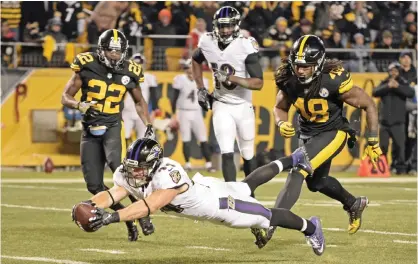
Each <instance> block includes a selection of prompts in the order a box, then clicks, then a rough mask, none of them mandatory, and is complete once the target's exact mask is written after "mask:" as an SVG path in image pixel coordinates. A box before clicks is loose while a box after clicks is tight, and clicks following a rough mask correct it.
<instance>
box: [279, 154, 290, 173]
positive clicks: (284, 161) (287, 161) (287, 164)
mask: <svg viewBox="0 0 418 264" xmlns="http://www.w3.org/2000/svg"><path fill="white" fill-rule="evenodd" d="M279 161H280V162H281V163H282V164H283V170H288V169H291V168H292V167H293V158H292V156H287V157H283V158H280V159H279Z"/></svg>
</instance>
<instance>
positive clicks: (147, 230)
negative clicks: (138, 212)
mask: <svg viewBox="0 0 418 264" xmlns="http://www.w3.org/2000/svg"><path fill="white" fill-rule="evenodd" d="M138 221H139V225H140V226H141V228H142V234H144V236H149V235H151V234H152V233H154V231H155V229H154V225H153V224H152V222H151V218H150V217H149V216H148V217H143V218H141V219H139V220H138Z"/></svg>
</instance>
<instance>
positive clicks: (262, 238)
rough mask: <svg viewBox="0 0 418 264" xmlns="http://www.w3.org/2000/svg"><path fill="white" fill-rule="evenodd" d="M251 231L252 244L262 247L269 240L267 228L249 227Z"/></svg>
mask: <svg viewBox="0 0 418 264" xmlns="http://www.w3.org/2000/svg"><path fill="white" fill-rule="evenodd" d="M251 233H253V235H254V236H255V241H254V244H256V245H257V247H258V248H260V249H261V248H263V247H264V246H265V245H267V243H268V242H269V240H270V238H271V237H268V235H267V234H268V229H267V228H254V227H252V228H251Z"/></svg>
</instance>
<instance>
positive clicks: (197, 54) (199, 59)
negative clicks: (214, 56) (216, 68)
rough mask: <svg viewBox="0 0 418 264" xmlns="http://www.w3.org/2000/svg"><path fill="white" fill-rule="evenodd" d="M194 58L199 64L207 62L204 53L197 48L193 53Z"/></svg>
mask: <svg viewBox="0 0 418 264" xmlns="http://www.w3.org/2000/svg"><path fill="white" fill-rule="evenodd" d="M192 58H193V60H194V61H195V62H197V63H199V64H202V63H203V62H204V61H205V60H206V58H205V55H203V52H202V50H201V49H200V48H197V49H195V50H194V51H193V55H192Z"/></svg>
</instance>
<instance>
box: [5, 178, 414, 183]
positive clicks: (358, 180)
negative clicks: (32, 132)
mask: <svg viewBox="0 0 418 264" xmlns="http://www.w3.org/2000/svg"><path fill="white" fill-rule="evenodd" d="M243 179H244V178H239V179H238V180H243ZM338 180H339V181H340V182H341V183H416V182H417V178H416V177H392V178H361V177H358V178H339V179H338ZM285 181H286V178H285V177H280V178H277V177H276V178H274V179H272V180H271V181H269V182H268V183H278V182H281V183H284V182H285ZM104 182H113V181H112V179H109V178H106V179H104ZM1 183H84V179H82V178H81V179H73V178H61V179H33V178H22V179H10V178H8V179H1ZM268 183H267V184H268Z"/></svg>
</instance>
